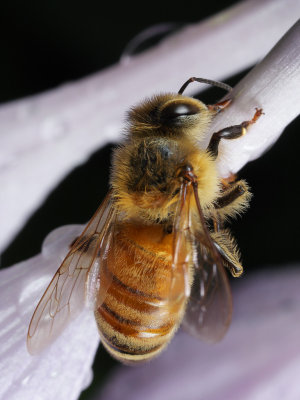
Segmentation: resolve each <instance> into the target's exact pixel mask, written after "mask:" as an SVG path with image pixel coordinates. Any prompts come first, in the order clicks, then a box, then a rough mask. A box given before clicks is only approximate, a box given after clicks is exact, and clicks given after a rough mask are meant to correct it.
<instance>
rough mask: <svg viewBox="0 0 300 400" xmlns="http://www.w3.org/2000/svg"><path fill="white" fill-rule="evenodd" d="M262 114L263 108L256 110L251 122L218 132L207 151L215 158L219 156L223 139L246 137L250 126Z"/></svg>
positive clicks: (213, 136) (244, 122)
mask: <svg viewBox="0 0 300 400" xmlns="http://www.w3.org/2000/svg"><path fill="white" fill-rule="evenodd" d="M261 114H262V109H261V108H256V111H255V114H254V116H253V118H252V119H251V120H249V121H243V122H242V123H241V124H239V125H232V126H228V127H227V128H224V129H221V130H220V131H218V132H215V133H214V134H213V135H212V137H211V139H210V142H209V145H208V147H207V151H208V152H210V153H211V155H212V156H213V157H214V158H217V156H218V149H219V144H220V140H221V139H229V140H230V139H237V138H239V137H241V136H244V135H245V134H246V132H247V128H248V126H249V125H252V124H254V123H255V122H256V121H257V120H258V118H259V117H260V116H261Z"/></svg>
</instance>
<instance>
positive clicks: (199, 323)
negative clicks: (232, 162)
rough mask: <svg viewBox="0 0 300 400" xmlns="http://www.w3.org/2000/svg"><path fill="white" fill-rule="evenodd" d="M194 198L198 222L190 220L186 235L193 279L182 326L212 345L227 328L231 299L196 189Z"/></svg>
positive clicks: (225, 277)
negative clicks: (191, 247)
mask: <svg viewBox="0 0 300 400" xmlns="http://www.w3.org/2000/svg"><path fill="white" fill-rule="evenodd" d="M190 190H191V189H190ZM194 196H195V201H196V205H197V209H198V210H197V211H198V213H197V218H199V220H198V221H193V227H195V228H193V229H192V233H191V235H190V240H191V242H192V244H193V266H194V268H193V269H194V276H193V284H192V287H191V293H190V297H189V301H188V304H187V308H186V313H185V316H184V320H183V326H184V328H185V330H186V331H188V332H189V333H190V334H192V335H193V336H196V337H197V338H200V339H202V340H205V341H207V342H216V341H218V340H220V339H222V337H223V336H224V335H225V333H226V331H227V329H228V327H229V325H230V322H231V315H232V297H231V291H230V286H229V282H228V278H227V275H226V273H225V270H224V267H223V262H222V258H221V257H220V255H219V253H218V252H217V250H216V248H215V246H214V244H213V241H212V239H211V237H210V235H209V231H208V229H207V227H206V225H205V220H204V216H203V212H202V209H201V206H200V201H199V199H198V196H197V193H196V190H194ZM199 227H201V228H199Z"/></svg>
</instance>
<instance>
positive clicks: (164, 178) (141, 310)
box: [27, 78, 262, 364]
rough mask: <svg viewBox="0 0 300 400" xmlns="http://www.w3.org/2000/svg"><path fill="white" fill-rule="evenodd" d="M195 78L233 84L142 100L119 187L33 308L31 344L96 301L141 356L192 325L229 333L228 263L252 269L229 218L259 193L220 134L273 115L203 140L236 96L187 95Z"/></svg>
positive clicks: (104, 321) (32, 347)
mask: <svg viewBox="0 0 300 400" xmlns="http://www.w3.org/2000/svg"><path fill="white" fill-rule="evenodd" d="M193 81H198V82H202V83H208V84H211V85H214V86H218V87H221V88H223V89H225V90H227V91H229V90H231V88H230V87H229V86H228V85H226V84H223V83H221V82H215V81H211V80H207V79H202V78H190V79H189V80H188V81H187V82H186V83H185V84H184V85H183V86H182V87H181V89H180V90H179V92H178V93H167V94H159V95H156V96H154V97H152V98H149V99H146V100H144V101H143V102H142V103H140V104H138V105H137V106H136V107H133V108H132V109H131V110H130V111H129V113H128V118H127V127H126V137H125V139H124V142H123V144H121V145H120V146H119V147H118V148H117V149H116V150H115V151H114V155H113V162H112V170H111V178H110V187H111V188H110V191H109V193H108V194H107V196H106V198H105V199H104V201H103V203H102V204H101V205H100V207H99V208H98V210H97V211H96V213H95V214H94V216H93V217H92V219H91V220H90V222H89V223H88V225H87V227H86V228H85V229H84V231H83V232H82V234H81V235H80V236H79V238H78V239H77V240H75V241H74V244H73V245H72V246H71V249H70V251H69V253H68V254H67V256H66V257H65V259H64V261H63V262H62V264H61V266H60V267H59V269H58V271H57V272H56V274H55V275H54V277H53V279H52V281H51V283H50V284H49V286H48V288H47V290H46V292H45V293H44V295H43V297H42V298H41V300H40V302H39V303H38V305H37V307H36V309H35V312H34V314H33V316H32V319H31V322H30V326H29V330H28V338H27V346H28V350H29V352H30V353H32V354H35V353H37V352H39V351H41V350H42V349H43V348H44V347H46V346H47V345H48V344H49V343H51V342H52V341H53V340H54V339H55V338H56V337H57V336H58V335H59V334H60V333H61V332H62V330H63V329H64V328H65V326H66V325H67V323H68V322H69V321H70V320H71V319H73V318H75V317H76V316H77V315H78V314H79V313H80V312H81V310H82V308H83V307H84V305H85V304H86V303H88V304H89V305H91V306H92V307H93V310H94V315H95V319H96V322H97V326H98V329H99V334H100V338H101V341H102V343H103V345H104V347H105V348H106V349H107V350H108V352H109V353H110V354H111V355H112V356H113V357H115V358H116V359H118V360H120V361H122V362H124V363H127V364H132V363H139V362H142V361H146V360H150V359H152V358H153V357H155V356H156V355H158V354H159V353H160V352H161V351H162V350H163V349H164V348H165V347H166V346H167V345H168V343H169V342H170V340H171V339H172V337H173V336H174V334H175V332H176V330H177V329H178V327H179V326H180V325H181V324H182V325H183V326H184V327H185V329H186V330H187V331H188V332H190V333H191V334H193V335H195V336H197V337H199V338H201V339H204V340H206V341H211V342H213V341H217V340H220V339H221V338H222V337H223V335H224V334H225V332H226V330H227V328H228V326H229V324H230V321H231V313H232V299H231V292H230V287H229V283H228V279H227V276H226V273H225V270H224V267H225V268H226V269H228V270H229V271H230V272H231V274H232V275H233V276H235V277H236V276H240V275H241V274H242V272H243V267H242V265H241V263H240V257H239V251H238V249H237V246H236V243H235V240H234V238H233V237H232V236H231V234H230V232H229V231H228V230H227V229H225V227H224V223H225V221H226V219H227V217H228V216H234V215H236V214H238V213H240V212H241V211H243V210H244V209H245V208H246V207H247V206H248V202H249V199H250V196H251V195H250V192H249V189H248V186H247V183H246V182H245V181H243V180H239V181H234V180H231V181H230V180H222V179H221V178H220V177H219V175H218V172H217V168H216V161H217V156H218V145H219V143H220V140H222V139H224V140H228V139H230V140H231V139H236V138H239V137H241V136H242V135H244V134H245V132H246V129H247V128H248V126H249V125H251V124H253V123H255V121H256V120H257V119H258V118H259V116H260V115H261V113H262V110H261V109H256V112H255V114H254V116H253V118H252V119H251V120H249V121H244V122H242V123H241V124H239V125H235V126H230V127H228V128H225V129H222V130H220V131H218V132H216V133H214V134H213V135H212V137H211V139H210V142H209V144H208V147H207V148H206V149H201V148H200V147H199V144H198V141H199V138H201V137H202V136H203V135H204V134H205V132H206V131H207V128H208V126H209V124H210V122H211V121H212V119H213V118H214V116H215V115H216V114H217V113H218V112H220V111H221V110H223V109H224V108H226V107H228V106H229V105H230V103H231V100H225V101H222V102H218V103H216V104H213V105H205V104H204V103H203V102H201V101H199V100H197V99H194V98H191V97H186V96H184V95H183V94H182V93H183V91H184V90H185V88H186V87H187V85H188V84H189V83H191V82H193Z"/></svg>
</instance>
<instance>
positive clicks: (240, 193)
mask: <svg viewBox="0 0 300 400" xmlns="http://www.w3.org/2000/svg"><path fill="white" fill-rule="evenodd" d="M250 199H251V193H250V191H249V188H248V185H247V183H246V182H245V181H244V180H239V181H237V182H235V183H232V184H230V185H228V186H227V187H225V189H224V190H223V192H222V193H221V195H220V196H219V197H218V198H217V200H216V202H215V204H214V207H215V210H216V212H217V213H218V215H219V218H220V219H221V221H223V220H226V217H228V216H231V217H233V216H234V215H236V214H239V213H241V212H243V211H244V210H245V209H246V208H247V206H248V204H249V201H250Z"/></svg>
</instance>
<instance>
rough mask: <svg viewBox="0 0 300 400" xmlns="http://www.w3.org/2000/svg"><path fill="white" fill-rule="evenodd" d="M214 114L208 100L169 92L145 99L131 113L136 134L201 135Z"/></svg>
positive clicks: (143, 135) (131, 124) (133, 130)
mask: <svg viewBox="0 0 300 400" xmlns="http://www.w3.org/2000/svg"><path fill="white" fill-rule="evenodd" d="M212 117H213V114H212V113H211V111H210V110H209V109H208V108H207V107H206V105H205V104H204V103H202V102H201V101H199V100H197V99H193V98H191V97H186V96H182V95H181V94H174V93H167V94H161V95H157V96H154V97H151V98H149V99H146V100H144V101H143V102H142V103H140V104H138V105H137V106H136V107H134V108H132V109H131V110H130V112H129V114H128V122H129V132H130V133H131V134H132V135H133V136H139V137H147V136H153V137H155V136H166V137H174V138H176V137H181V136H184V135H188V136H196V137H195V138H196V139H197V138H198V137H200V136H201V134H202V132H204V131H205V129H206V128H207V126H208V124H209V122H210V121H211V118H212Z"/></svg>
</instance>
